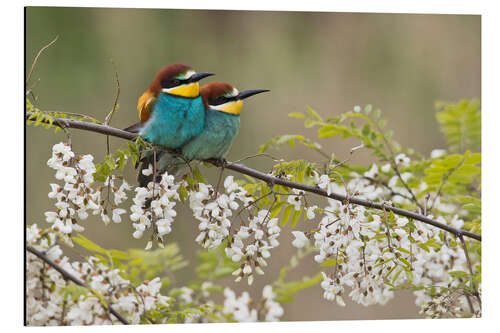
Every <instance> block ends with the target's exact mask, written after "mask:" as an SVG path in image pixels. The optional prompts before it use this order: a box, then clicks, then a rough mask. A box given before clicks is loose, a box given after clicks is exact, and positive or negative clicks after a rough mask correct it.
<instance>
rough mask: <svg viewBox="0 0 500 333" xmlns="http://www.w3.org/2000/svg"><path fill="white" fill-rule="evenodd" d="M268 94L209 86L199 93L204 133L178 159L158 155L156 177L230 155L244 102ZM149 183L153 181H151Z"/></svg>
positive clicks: (229, 86) (176, 157) (164, 153)
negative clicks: (157, 174) (203, 113)
mask: <svg viewBox="0 0 500 333" xmlns="http://www.w3.org/2000/svg"><path fill="white" fill-rule="evenodd" d="M267 91H269V90H262V89H259V90H244V91H241V92H240V91H238V89H236V88H234V87H233V86H232V85H230V84H227V83H223V82H212V83H209V84H207V85H205V86H203V87H201V89H200V95H201V97H202V98H203V102H204V103H205V106H206V118H205V126H204V129H203V131H202V132H201V133H200V134H198V135H197V136H195V137H194V138H193V139H191V140H189V141H188V142H187V143H186V144H185V145H183V146H182V148H181V156H175V155H172V154H169V153H166V152H161V154H160V155H157V161H158V162H157V169H158V172H159V174H162V173H164V172H165V171H167V172H168V173H169V174H176V173H177V172H178V171H179V170H180V169H182V168H183V167H185V166H186V163H188V162H190V161H192V160H208V159H221V158H223V157H224V155H225V154H226V153H227V152H228V151H229V148H230V147H231V144H232V143H233V140H234V138H235V137H236V135H237V134H238V131H239V128H240V112H241V108H242V106H243V100H244V99H245V98H248V97H250V96H253V95H256V94H259V93H263V92H267ZM151 179H152V178H151Z"/></svg>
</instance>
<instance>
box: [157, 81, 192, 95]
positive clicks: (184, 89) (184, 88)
mask: <svg viewBox="0 0 500 333" xmlns="http://www.w3.org/2000/svg"><path fill="white" fill-rule="evenodd" d="M163 91H164V92H166V93H168V94H171V95H177V96H182V97H187V98H195V97H198V96H199V95H200V84H199V83H198V82H192V83H189V84H183V85H181V86H178V87H173V88H168V89H163Z"/></svg>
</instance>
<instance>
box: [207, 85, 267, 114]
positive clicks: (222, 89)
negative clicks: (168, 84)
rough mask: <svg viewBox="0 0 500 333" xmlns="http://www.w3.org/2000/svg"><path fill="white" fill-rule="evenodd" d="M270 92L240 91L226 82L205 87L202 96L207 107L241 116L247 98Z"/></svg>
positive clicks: (260, 90)
mask: <svg viewBox="0 0 500 333" xmlns="http://www.w3.org/2000/svg"><path fill="white" fill-rule="evenodd" d="M266 91H269V90H265V89H257V90H243V91H238V89H236V88H235V87H233V86H232V85H230V84H227V83H224V82H212V83H209V84H207V85H204V86H203V87H201V89H200V95H201V98H202V99H203V102H204V103H205V107H206V108H207V109H208V108H211V109H214V110H217V111H221V112H225V113H230V114H236V115H239V114H240V112H241V107H242V106H243V100H244V99H245V98H247V97H250V96H253V95H256V94H260V93H263V92H266Z"/></svg>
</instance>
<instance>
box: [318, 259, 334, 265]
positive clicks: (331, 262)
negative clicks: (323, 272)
mask: <svg viewBox="0 0 500 333" xmlns="http://www.w3.org/2000/svg"><path fill="white" fill-rule="evenodd" d="M335 265H337V259H335V258H334V259H330V260H327V261H324V262H322V263H321V264H320V266H321V267H329V266H335Z"/></svg>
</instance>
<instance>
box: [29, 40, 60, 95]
mask: <svg viewBox="0 0 500 333" xmlns="http://www.w3.org/2000/svg"><path fill="white" fill-rule="evenodd" d="M58 39H59V35H57V36H56V38H54V39H53V40H52V42H50V43H48V44H47V45H45V46H44V47H42V48H41V49H40V51H38V53H37V55H36V57H35V59H34V60H33V64H31V69H30V72H29V74H28V77H27V78H26V85H28V83H29V82H30V80H31V75H32V74H33V70H34V69H35V66H36V63H37V62H38V57H40V55H41V54H42V53H43V52H44V51H45V50H46V49H48V48H49V47H50V46H51V45H52V44H54V43H55V42H56V41H57V40H58Z"/></svg>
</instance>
